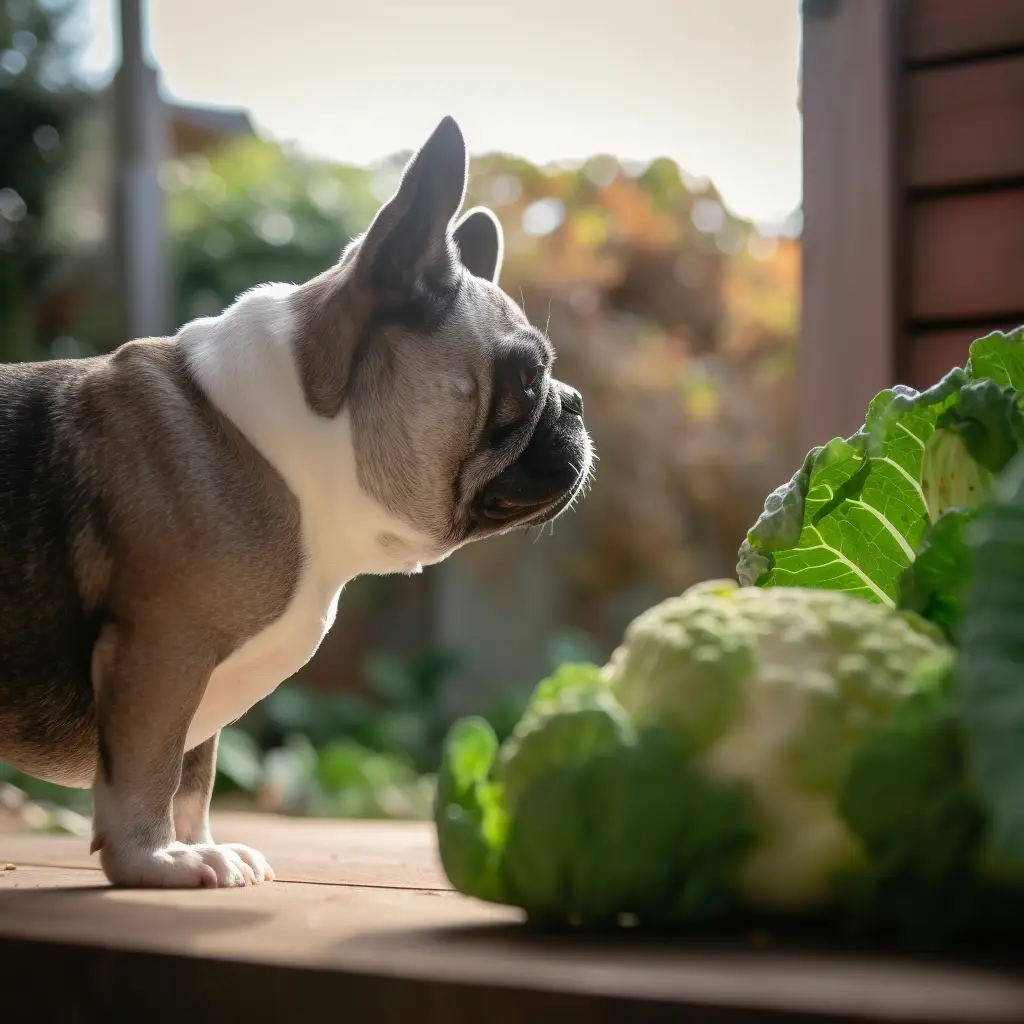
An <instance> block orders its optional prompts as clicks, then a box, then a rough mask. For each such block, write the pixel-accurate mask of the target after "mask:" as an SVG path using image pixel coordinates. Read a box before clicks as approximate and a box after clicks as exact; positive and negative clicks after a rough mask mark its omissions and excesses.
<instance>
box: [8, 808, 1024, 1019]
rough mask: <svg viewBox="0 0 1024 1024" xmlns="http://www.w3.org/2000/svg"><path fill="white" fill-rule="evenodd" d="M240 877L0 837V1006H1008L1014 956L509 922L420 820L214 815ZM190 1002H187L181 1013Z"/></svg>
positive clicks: (372, 1009) (251, 1009)
mask: <svg viewBox="0 0 1024 1024" xmlns="http://www.w3.org/2000/svg"><path fill="white" fill-rule="evenodd" d="M216 829H217V834H218V835H219V836H221V837H223V838H225V839H227V838H230V839H232V840H235V841H239V842H246V843H250V844H252V845H254V846H257V847H258V848H260V849H262V850H263V852H264V853H266V854H267V856H268V857H269V859H270V860H271V863H273V865H274V867H275V870H276V871H277V872H278V878H279V881H277V882H274V883H272V884H268V885H264V886H261V887H259V888H256V889H247V890H227V891H192V892H133V891H115V890H112V889H110V888H108V887H107V886H106V885H105V884H104V880H103V877H102V875H101V874H100V872H99V871H98V868H97V864H96V861H95V859H94V858H90V857H89V856H88V854H87V851H86V846H85V843H84V842H83V841H80V840H77V839H67V838H53V837H38V836H0V867H2V866H3V862H4V861H5V860H6V861H10V862H12V863H13V864H15V865H16V867H15V868H14V869H13V870H7V871H5V872H3V873H0V979H2V980H0V1021H3V1022H5V1024H6V1022H8V1021H15V1020H67V1021H110V1020H113V1019H114V1015H115V1013H118V1012H119V1011H124V1012H125V1013H126V1015H127V1016H126V1019H130V1020H134V1021H147V1022H148V1021H157V1020H165V1019H171V1018H175V1019H178V1020H182V1019H191V1020H194V1021H218V1022H222V1021H230V1020H245V1021H248V1022H252V1021H259V1020H267V1021H287V1022H289V1024H291V1022H302V1021H307V1020H309V1021H313V1020H328V1019H343V1020H345V1021H347V1022H359V1021H368V1022H372V1024H389V1022H392V1021H394V1022H399V1021H400V1022H402V1024H419V1022H451V1021H467V1022H477V1021H481V1022H482V1021H484V1020H485V1017H486V1015H488V1014H489V1015H492V1016H493V1017H495V1018H496V1019H497V1020H498V1021H500V1022H502V1024H508V1022H513V1021H515V1022H519V1021H523V1022H527V1021H544V1020H556V1019H560V1018H562V1017H564V1018H565V1019H566V1020H569V1019H572V1020H574V1021H595V1022H597V1021H600V1022H602V1024H604V1022H612V1021H627V1020H628V1021H629V1022H630V1024H640V1022H645V1021H669V1020H671V1021H700V1022H705V1021H715V1022H721V1021H730V1022H733V1021H791V1022H799V1021H810V1020H815V1021H854V1020H857V1021H866V1020H873V1021H882V1020H884V1021H902V1022H908V1021H920V1022H928V1024H944V1022H952V1021H957V1022H964V1024H968V1022H969V1024H985V1022H990V1021H991V1022H994V1021H1000V1022H1007V1021H1022V1022H1024V970H1022V971H1018V970H1016V969H1014V968H1012V967H1011V968H1009V969H1003V970H1001V971H999V970H995V969H993V968H991V967H990V968H977V967H975V968H968V967H953V966H950V965H948V964H947V965H941V964H925V963H905V964H900V963H896V962H894V961H893V960H892V959H891V958H883V957H875V958H867V957H858V958H852V959H851V958H849V957H843V956H838V955H835V954H831V955H829V954H826V953H824V952H817V953H814V952H808V951H806V950H805V951H800V950H793V949H789V950H786V949H783V948H781V947H779V946H772V945H770V944H769V945H766V944H764V943H763V942H760V943H759V942H752V941H750V940H737V941H735V942H733V943H724V944H719V945H718V946H717V947H705V948H698V947H696V946H694V945H683V944H681V943H676V942H670V941H666V940H661V941H657V940H655V939H652V938H641V937H640V936H639V935H634V936H625V937H623V938H622V939H617V940H615V941H614V942H613V941H607V942H606V941H597V940H593V939H591V940H589V941H584V940H576V939H568V938H564V937H563V938H562V939H557V938H554V937H546V938H545V937H540V936H536V935H533V936H531V935H527V934H526V933H525V931H524V929H522V928H521V926H520V925H519V918H518V915H517V914H516V913H514V912H512V911H507V910H504V909H501V908H495V907H489V906H486V905H483V904H480V903H477V902H475V901H472V900H467V899H464V898H463V897H461V896H459V895H457V894H456V893H453V892H452V891H451V889H450V887H449V885H448V884H447V882H446V880H445V878H444V877H443V874H442V872H441V870H440V867H439V865H438V863H437V860H436V854H435V849H434V844H433V834H432V832H431V830H430V828H429V827H428V826H425V825H418V824H405V823H398V824H394V823H337V822H310V821H282V820H278V819H271V818H264V817H256V816H249V815H222V816H221V817H220V820H219V821H218V822H217V826H216ZM183 1014H189V1015H190V1018H185V1017H183V1016H182V1015H183Z"/></svg>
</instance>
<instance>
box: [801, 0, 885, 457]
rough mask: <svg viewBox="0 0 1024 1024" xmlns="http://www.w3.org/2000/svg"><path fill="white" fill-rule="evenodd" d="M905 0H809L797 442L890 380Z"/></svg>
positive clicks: (823, 434) (837, 423) (850, 422)
mask: <svg viewBox="0 0 1024 1024" xmlns="http://www.w3.org/2000/svg"><path fill="white" fill-rule="evenodd" d="M901 9H902V3H901V0H804V3H803V11H802V13H803V54H802V105H803V139H804V156H803V173H804V203H803V214H804V226H803V316H802V326H801V334H800V344H799V367H798V374H799V379H800V390H799V402H800V404H801V408H800V417H801V419H800V430H799V434H800V436H799V439H800V443H801V449H802V451H806V450H807V449H809V448H812V447H814V446H816V445H819V444H824V443H825V442H826V441H828V440H829V439H831V438H832V437H835V436H837V435H839V436H848V435H849V434H851V433H853V432H854V431H855V430H857V429H858V428H859V427H860V426H861V424H862V422H863V417H864V412H865V410H866V408H867V404H868V402H869V400H870V399H871V397H872V396H873V395H874V394H875V393H876V392H878V391H880V390H882V389H883V388H886V387H889V386H891V385H892V384H894V383H896V381H895V380H894V379H893V374H894V372H895V365H896V359H895V350H896V340H897V330H898V324H899V322H900V318H899V311H898V298H897V297H898V293H899V288H898V276H899V275H898V266H899V259H898V239H899V227H898V223H899V218H898V214H899V206H900V199H899V194H900V193H899V188H898V181H899V174H898V160H897V146H896V136H897V127H898V110H899V92H898V82H899V52H900V45H899V38H898V35H899V32H898V29H899V25H900V22H901V17H900V15H901Z"/></svg>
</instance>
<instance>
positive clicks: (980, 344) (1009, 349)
mask: <svg viewBox="0 0 1024 1024" xmlns="http://www.w3.org/2000/svg"><path fill="white" fill-rule="evenodd" d="M967 374H968V376H969V377H970V378H971V379H972V380H981V379H983V378H986V377H987V378H989V379H990V380H994V381H995V382H996V383H997V384H1000V385H1009V386H1010V387H1012V388H1014V389H1015V390H1017V391H1024V327H1018V328H1017V329H1016V330H1013V331H1010V332H1008V333H1004V332H1003V331H993V332H992V333H991V334H986V335H985V337H983V338H978V339H977V340H976V341H974V342H972V344H971V357H970V359H969V360H968V362H967Z"/></svg>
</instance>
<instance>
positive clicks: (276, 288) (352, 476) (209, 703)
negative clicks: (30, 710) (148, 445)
mask: <svg viewBox="0 0 1024 1024" xmlns="http://www.w3.org/2000/svg"><path fill="white" fill-rule="evenodd" d="M292 291H293V288H292V286H290V285H267V286H264V287H262V288H259V289H256V290H254V291H252V292H249V293H247V294H246V295H243V296H242V297H241V298H240V299H239V300H238V301H237V302H236V303H235V304H234V305H233V306H231V307H230V308H229V309H228V310H227V311H225V312H224V313H223V314H221V316H219V317H215V318H205V319H201V320H196V321H193V322H192V323H190V324H188V325H186V326H185V327H184V328H182V331H181V333H180V334H179V340H180V342H181V344H183V345H184V346H185V348H186V350H187V352H188V358H189V362H190V364H191V366H192V369H193V371H194V372H195V374H196V376H197V378H198V380H199V383H200V385H201V386H202V388H203V391H204V392H205V393H206V395H207V397H208V398H209V400H210V401H211V402H212V403H213V404H214V405H216V406H217V408H218V409H219V410H220V411H221V412H222V413H223V414H224V415H226V416H227V417H228V418H229V419H230V420H231V421H232V422H233V423H234V424H235V426H237V427H238V429H239V430H241V431H242V433H243V434H244V435H245V436H246V438H247V439H248V440H249V442H250V443H251V444H252V445H253V447H254V448H256V450H257V451H259V452H260V454H261V455H263V457H264V458H265V459H266V460H267V461H268V462H269V463H270V465H271V466H273V467H274V468H275V469H276V470H277V472H278V473H279V474H280V475H281V477H282V478H283V480H284V481H285V483H286V484H287V486H288V488H289V490H290V491H291V492H292V494H294V495H295V497H296V498H297V500H298V503H299V510H300V514H301V522H302V543H303V548H304V553H305V555H306V562H305V567H304V569H303V574H302V577H301V578H300V580H299V583H298V586H297V588H296V591H295V594H294V595H293V597H292V600H291V602H290V603H289V605H288V607H287V608H286V609H285V611H284V613H283V614H282V615H281V616H280V618H278V619H277V620H276V621H274V622H273V623H271V624H270V625H269V626H267V627H266V628H264V629H263V630H262V631H261V632H259V633H258V634H257V635H255V636H253V637H252V638H250V639H249V640H248V641H247V642H246V643H244V644H243V645H242V646H241V647H240V648H239V649H238V650H236V651H235V652H234V653H233V654H232V655H231V656H230V657H229V658H228V659H227V660H226V661H224V662H223V663H222V664H221V665H219V666H218V667H217V669H216V670H215V671H214V673H213V675H212V677H211V679H210V681H209V684H208V686H207V689H206V694H205V696H204V698H203V701H202V704H201V705H200V707H199V709H198V711H197V712H196V715H195V717H194V719H193V722H192V726H191V728H190V730H189V734H188V745H189V747H192V746H195V745H196V744H198V743H201V742H202V741H203V740H205V739H207V738H208V737H209V736H212V735H213V734H214V733H215V732H216V731H217V730H218V729H220V728H222V727H223V726H225V725H228V724H230V723H231V722H232V721H234V720H235V719H237V718H239V717H240V716H241V715H242V714H244V713H245V712H246V711H247V710H248V709H249V708H251V707H252V706H253V704H255V703H257V702H258V701H259V700H261V699H262V698H263V697H265V696H266V695H267V694H268V693H270V692H271V691H272V690H273V689H274V688H275V687H276V686H277V685H278V684H279V683H280V682H281V681H282V680H284V679H286V678H288V677H289V676H291V675H292V674H293V673H294V672H296V671H297V670H298V669H299V668H301V667H302V666H303V665H304V664H305V663H306V662H307V661H308V660H309V659H310V658H311V657H312V656H313V654H314V653H315V652H316V650H317V648H318V647H319V645H320V642H321V640H322V639H323V638H324V636H325V635H326V633H327V631H328V630H329V629H330V628H331V625H332V624H333V622H334V617H335V614H336V612H337V606H338V598H339V595H340V592H341V589H342V587H343V586H344V584H345V583H346V581H348V580H350V579H352V578H353V577H354V576H358V575H361V574H364V573H377V574H380V573H392V572H409V571H415V568H416V567H417V563H427V562H430V561H436V560H437V558H438V557H439V553H437V552H436V551H432V550H431V545H430V544H429V542H428V541H427V540H426V539H425V538H423V537H422V536H419V535H418V534H417V533H416V532H415V531H413V530H412V529H411V528H410V527H409V526H408V525H407V524H405V523H403V522H401V521H399V520H397V519H396V518H395V517H394V516H392V515H390V514H389V513H388V512H387V510H385V509H384V508H382V507H381V506H380V505H379V504H378V503H377V502H375V501H374V500H373V499H371V498H369V497H368V496H367V495H366V494H365V492H364V491H363V490H362V488H361V487H360V485H359V481H358V476H357V472H356V457H355V450H354V447H353V444H352V439H351V431H350V427H349V421H348V417H347V415H346V414H345V413H342V414H341V415H339V416H338V417H337V418H336V419H334V420H325V419H323V418H320V417H317V416H316V415H315V414H314V413H313V412H312V411H311V410H310V409H309V407H308V405H307V403H306V400H305V397H304V395H303V392H302V387H301V383H300V381H299V377H298V371H297V367H296V361H295V358H294V353H293V350H292V342H293V336H294V330H295V324H294V321H293V315H292V312H291V307H290V304H289V302H288V298H289V296H290V294H291V293H292ZM385 536H388V537H390V538H392V541H391V543H390V544H389V545H383V544H382V543H381V538H382V537H385ZM394 538H398V540H399V541H400V542H401V543H399V544H398V545H396V544H395V543H394Z"/></svg>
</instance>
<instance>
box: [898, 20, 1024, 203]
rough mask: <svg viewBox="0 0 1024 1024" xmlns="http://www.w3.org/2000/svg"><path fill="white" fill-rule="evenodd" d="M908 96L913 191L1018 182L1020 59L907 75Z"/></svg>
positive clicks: (1022, 168) (1023, 137)
mask: <svg viewBox="0 0 1024 1024" xmlns="http://www.w3.org/2000/svg"><path fill="white" fill-rule="evenodd" d="M1020 7H1021V9H1022V10H1024V3H1020ZM906 91H907V94H906V103H907V107H906V139H907V142H906V146H907V149H906V176H907V184H908V185H909V186H910V187H911V188H940V187H944V186H950V185H964V184H974V183H978V182H986V181H993V180H996V181H998V180H1007V179H1010V178H1021V179H1024V55H1021V56H1019V57H1011V58H1003V59H1001V60H991V61H984V62H982V63H978V64H966V65H955V66H952V67H942V68H933V69H930V70H927V71H913V72H909V73H908V74H907V79H906Z"/></svg>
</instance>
